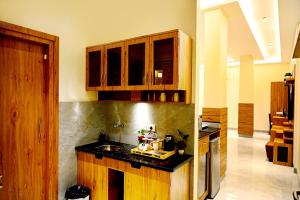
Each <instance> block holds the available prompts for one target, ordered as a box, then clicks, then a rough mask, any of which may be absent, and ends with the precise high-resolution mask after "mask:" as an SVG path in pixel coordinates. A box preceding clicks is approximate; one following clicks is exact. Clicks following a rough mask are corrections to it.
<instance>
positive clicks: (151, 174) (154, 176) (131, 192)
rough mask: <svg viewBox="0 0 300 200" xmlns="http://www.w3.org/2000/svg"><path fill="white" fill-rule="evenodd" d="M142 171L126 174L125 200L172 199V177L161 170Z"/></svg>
mask: <svg viewBox="0 0 300 200" xmlns="http://www.w3.org/2000/svg"><path fill="white" fill-rule="evenodd" d="M141 170H142V173H140V174H137V173H130V172H127V173H126V174H125V189H124V190H125V193H124V197H125V198H124V200H131V199H143V200H153V199H157V200H159V199H161V200H169V199H170V182H169V179H170V177H169V176H168V179H166V178H165V177H167V176H166V175H164V174H166V173H164V172H162V171H159V170H152V169H145V168H144V169H142V168H141Z"/></svg>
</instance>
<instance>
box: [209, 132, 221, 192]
mask: <svg viewBox="0 0 300 200" xmlns="http://www.w3.org/2000/svg"><path fill="white" fill-rule="evenodd" d="M209 149H210V153H211V156H210V184H209V196H210V197H211V198H214V197H215V196H216V194H217V193H218V192H219V190H220V138H219V137H217V138H215V139H213V140H211V141H210V142H209Z"/></svg>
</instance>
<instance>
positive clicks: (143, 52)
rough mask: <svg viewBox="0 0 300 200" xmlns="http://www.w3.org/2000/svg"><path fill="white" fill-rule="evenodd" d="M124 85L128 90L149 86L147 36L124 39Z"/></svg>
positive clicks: (142, 88) (144, 88)
mask: <svg viewBox="0 0 300 200" xmlns="http://www.w3.org/2000/svg"><path fill="white" fill-rule="evenodd" d="M125 66H126V67H125V85H126V89H128V90H147V89H148V86H149V79H150V74H149V37H143V38H136V39H132V40H128V41H126V45H125Z"/></svg>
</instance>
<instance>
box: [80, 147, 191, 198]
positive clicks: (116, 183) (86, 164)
mask: <svg viewBox="0 0 300 200" xmlns="http://www.w3.org/2000/svg"><path fill="white" fill-rule="evenodd" d="M77 171H78V175H77V182H78V184H83V185H85V186H87V187H89V188H90V189H91V199H92V200H119V199H124V200H189V199H190V198H189V189H190V187H189V185H190V163H189V162H187V163H185V164H184V165H182V166H180V167H179V168H177V169H176V170H175V171H174V172H166V171H162V170H158V169H154V168H150V167H145V166H141V168H140V169H136V168H133V167H132V166H131V164H130V163H128V162H124V161H120V160H116V159H111V158H107V157H103V158H102V159H97V158H96V157H95V155H94V154H89V153H84V152H77ZM122 178H123V180H120V179H122ZM118 187H119V188H118ZM120 187H123V188H120ZM112 192H117V193H123V194H114V195H112V194H109V193H112ZM122 197H123V198H122Z"/></svg>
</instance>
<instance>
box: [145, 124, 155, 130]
mask: <svg viewBox="0 0 300 200" xmlns="http://www.w3.org/2000/svg"><path fill="white" fill-rule="evenodd" d="M150 127H152V131H155V130H156V129H155V124H146V127H145V129H146V130H148V131H149V130H150Z"/></svg>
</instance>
